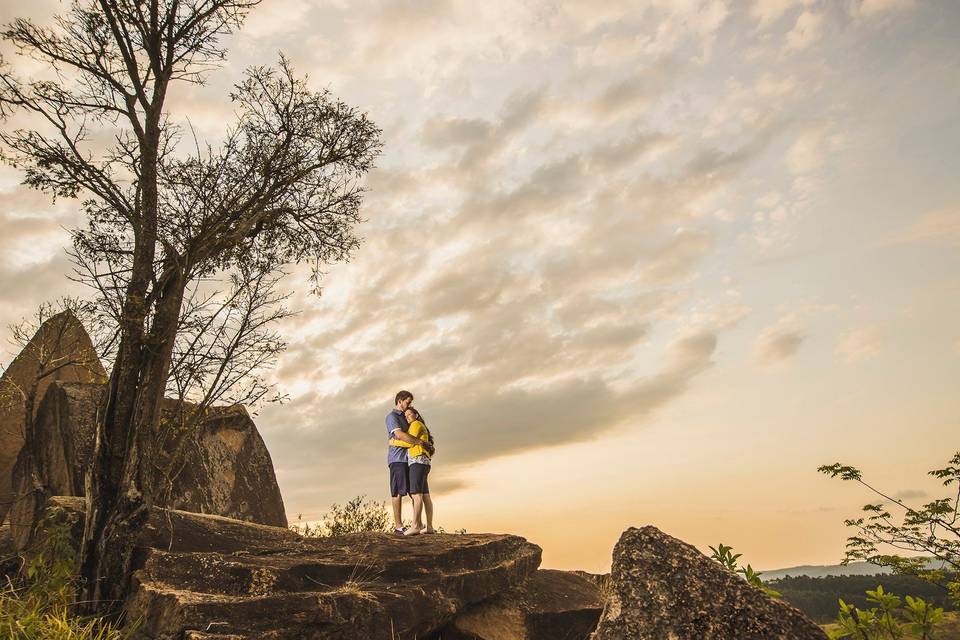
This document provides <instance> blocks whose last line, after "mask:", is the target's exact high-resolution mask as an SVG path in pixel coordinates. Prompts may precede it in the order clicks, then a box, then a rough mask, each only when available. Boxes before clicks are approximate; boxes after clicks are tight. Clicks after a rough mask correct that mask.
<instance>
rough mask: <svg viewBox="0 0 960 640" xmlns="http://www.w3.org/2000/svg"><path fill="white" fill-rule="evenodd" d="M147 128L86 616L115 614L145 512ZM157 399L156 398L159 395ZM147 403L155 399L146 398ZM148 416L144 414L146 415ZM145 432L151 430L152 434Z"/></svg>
mask: <svg viewBox="0 0 960 640" xmlns="http://www.w3.org/2000/svg"><path fill="white" fill-rule="evenodd" d="M156 122H157V121H156V119H154V121H153V126H151V127H150V128H148V130H147V137H146V140H145V142H144V144H143V145H142V147H141V148H142V160H141V162H142V165H141V181H142V182H141V184H142V192H143V200H142V202H143V204H142V207H141V209H140V210H139V212H138V214H139V218H140V220H139V225H138V226H139V229H138V231H139V233H137V239H136V244H135V248H134V256H133V263H132V266H131V274H130V282H129V283H128V285H127V290H126V294H125V297H124V305H123V318H122V322H121V338H120V344H119V349H118V352H117V359H116V360H115V361H114V365H113V370H112V371H111V373H110V381H109V385H108V387H107V393H106V394H105V406H104V410H103V421H102V422H101V423H98V424H97V434H96V439H95V442H94V455H93V463H92V464H91V467H90V470H89V472H88V474H87V478H86V482H85V491H84V493H85V495H86V503H87V512H86V519H85V521H84V532H83V544H82V547H81V553H80V558H81V560H80V577H81V580H82V585H81V589H80V597H79V601H80V603H81V605H80V609H81V610H82V611H85V612H88V613H95V612H99V611H106V610H111V609H115V608H117V607H119V606H120V605H121V604H122V602H123V598H124V595H125V594H126V591H127V587H128V581H129V578H130V576H129V567H130V562H131V559H132V554H133V543H134V536H135V533H136V531H137V530H138V529H139V528H140V526H141V525H142V524H143V523H144V522H145V519H146V516H147V513H148V511H147V509H146V506H145V504H144V499H143V492H142V488H141V487H140V486H139V484H138V474H137V472H136V471H134V472H133V473H132V474H130V473H128V472H127V469H128V468H131V467H132V468H133V469H136V468H137V467H139V461H140V455H139V453H140V452H139V451H138V449H137V445H138V444H139V434H138V430H139V429H140V428H141V426H142V424H141V423H140V422H139V421H138V420H137V417H138V415H142V413H143V412H142V411H139V410H138V406H140V405H141V404H142V401H143V398H144V391H145V389H144V385H143V382H144V376H143V373H144V370H145V368H146V365H147V363H148V361H149V359H150V351H149V348H148V347H149V345H147V344H146V343H145V336H144V330H145V326H146V319H147V315H148V313H149V308H148V304H147V300H146V299H147V290H148V288H149V285H150V283H151V281H152V279H153V269H154V267H153V261H154V256H155V255H156V243H157V218H158V215H157V211H158V208H157V204H158V203H157V182H156V180H157V148H158V144H159V139H160V130H159V127H158V126H156ZM162 393H163V392H162V391H161V392H160V394H161V395H162ZM146 395H147V396H148V397H149V396H150V395H152V394H150V393H149V392H148V393H147V394H146ZM148 413H149V412H148ZM149 426H150V425H148V427H149Z"/></svg>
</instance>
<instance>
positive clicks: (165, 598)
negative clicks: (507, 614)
mask: <svg viewBox="0 0 960 640" xmlns="http://www.w3.org/2000/svg"><path fill="white" fill-rule="evenodd" d="M49 504H51V505H55V506H60V507H62V508H65V509H68V510H72V511H75V512H77V511H80V510H82V509H83V501H82V500H78V499H77V498H59V497H58V498H53V499H51V501H50V502H49ZM137 558H138V562H137V566H136V568H135V569H136V570H135V571H134V574H133V592H132V595H131V596H130V598H129V599H128V601H127V603H126V607H125V611H126V615H127V619H128V620H136V619H139V620H141V621H142V624H141V626H140V628H139V634H140V636H139V637H140V638H151V639H153V640H180V639H181V638H192V639H193V640H201V639H203V640H214V639H216V640H228V639H232V640H238V639H242V640H253V639H255V638H256V639H260V638H270V639H273V640H301V639H313V640H323V639H330V640H333V639H336V640H351V639H356V640H361V639H362V640H407V639H413V638H427V637H429V636H430V635H431V634H433V633H435V632H437V631H438V630H439V629H441V628H442V627H443V626H444V625H445V624H446V623H448V622H449V621H450V620H451V619H452V618H453V617H454V616H455V615H457V614H458V613H459V612H461V611H463V610H464V609H465V608H466V607H468V606H470V605H472V604H476V603H478V602H481V601H483V600H486V599H488V598H491V597H492V596H494V595H496V594H498V593H501V592H503V591H506V590H508V589H510V588H512V587H514V586H516V585H517V584H520V583H521V582H523V581H524V580H526V579H527V578H528V577H529V576H530V575H531V574H532V573H533V572H534V571H536V569H537V567H538V566H539V564H540V548H539V547H538V546H536V545H533V544H530V543H529V542H527V541H526V540H524V539H523V538H520V537H517V536H510V535H493V534H473V535H467V534H465V535H456V534H454V535H446V534H438V535H434V536H415V537H402V536H395V535H391V534H379V533H358V534H351V535H345V536H337V537H332V538H319V539H318V538H303V537H301V536H299V535H297V534H295V533H293V532H292V531H290V530H287V529H282V528H279V527H268V526H262V525H256V524H250V523H245V522H240V521H238V520H232V519H229V518H222V517H217V516H207V515H201V514H196V513H188V512H184V511H173V510H169V511H168V510H162V509H153V510H152V511H151V513H150V517H149V521H148V524H147V526H146V527H144V529H143V531H142V532H141V535H140V539H139V549H138V552H137Z"/></svg>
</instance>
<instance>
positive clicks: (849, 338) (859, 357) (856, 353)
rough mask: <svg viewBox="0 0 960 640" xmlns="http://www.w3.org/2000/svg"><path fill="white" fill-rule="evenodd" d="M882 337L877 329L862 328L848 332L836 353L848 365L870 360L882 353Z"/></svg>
mask: <svg viewBox="0 0 960 640" xmlns="http://www.w3.org/2000/svg"><path fill="white" fill-rule="evenodd" d="M882 344H883V342H882V336H881V334H880V331H879V329H877V328H876V327H860V328H857V329H852V330H850V331H847V332H846V333H845V334H844V335H843V337H842V338H841V339H840V341H839V342H838V343H837V346H836V349H835V350H834V353H835V355H836V357H837V359H838V360H840V361H841V362H844V363H846V364H856V363H858V362H862V361H864V360H868V359H870V358H872V357H873V356H875V355H876V354H877V353H879V352H880V348H881V346H882Z"/></svg>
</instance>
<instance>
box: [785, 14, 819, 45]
mask: <svg viewBox="0 0 960 640" xmlns="http://www.w3.org/2000/svg"><path fill="white" fill-rule="evenodd" d="M823 22H824V16H823V14H822V13H814V12H812V11H804V12H803V13H801V14H800V15H799V16H798V17H797V21H796V23H795V24H794V25H793V29H792V30H790V32H789V33H787V44H786V48H787V49H788V50H794V51H796V50H800V49H806V48H807V47H809V46H810V45H812V44H813V43H814V42H816V41H817V40H819V39H820V36H821V35H822V31H823Z"/></svg>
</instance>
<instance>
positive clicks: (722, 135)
mask: <svg viewBox="0 0 960 640" xmlns="http://www.w3.org/2000/svg"><path fill="white" fill-rule="evenodd" d="M57 9H58V3H57V2H55V1H53V0H31V2H29V3H28V2H24V1H22V0H16V1H6V2H4V3H3V5H2V7H0V21H2V22H3V23H6V22H8V21H9V20H11V19H12V18H14V17H21V16H28V17H32V18H34V19H35V20H37V21H41V22H43V21H48V20H49V19H50V16H52V15H53V13H54V12H55V11H56V10H57ZM958 27H960V5H958V4H957V3H954V2H951V1H948V0H942V1H936V0H931V1H929V2H920V1H909V0H836V1H829V2H824V1H816V0H743V1H737V2H724V1H719V0H683V1H679V0H669V1H668V0H655V1H648V2H618V1H608V2H602V3H597V2H564V3H553V2H538V1H530V2H524V3H518V2H505V1H500V0H491V1H489V2H484V3H475V2H466V1H457V0H427V1H422V2H412V1H405V0H391V1H387V0H384V1H379V2H372V1H357V2H346V1H342V2H339V1H331V2H326V1H320V0H316V1H301V0H274V1H269V0H268V1H267V2H264V3H263V4H262V5H260V6H259V7H257V8H256V9H255V10H254V11H253V12H252V13H251V15H250V16H249V17H248V19H247V21H246V23H245V25H244V27H243V29H242V30H241V31H240V32H238V33H237V34H235V35H233V36H231V37H229V38H228V39H227V40H226V41H225V43H226V45H227V47H228V49H229V53H228V57H227V61H226V63H225V64H224V66H223V67H222V68H221V69H220V70H218V71H216V72H214V73H213V74H212V75H211V76H210V78H209V82H208V83H207V84H206V85H205V86H203V87H195V86H182V87H177V88H175V89H174V90H173V92H172V94H171V96H170V100H169V103H168V104H169V110H170V113H171V115H172V117H173V118H174V119H176V120H179V121H182V122H186V121H187V119H189V123H190V124H191V126H193V128H194V129H195V130H196V131H197V133H198V135H199V136H200V137H201V138H204V139H209V140H212V141H216V140H218V139H220V137H221V136H222V135H223V133H224V130H225V126H226V123H229V122H230V121H231V118H232V117H233V116H232V113H233V111H232V107H231V105H230V103H229V100H228V98H227V92H228V91H229V88H230V87H231V85H232V84H233V83H235V82H237V81H238V80H239V79H240V78H241V77H242V72H243V70H244V69H245V68H247V67H248V66H250V65H268V64H275V63H276V61H277V59H278V55H279V52H281V51H282V52H283V53H284V54H285V55H287V56H288V57H289V58H290V60H291V62H292V63H293V65H294V68H295V70H296V71H297V72H298V73H300V74H307V75H308V76H309V82H310V86H311V87H313V88H315V89H317V90H320V89H329V90H330V91H331V92H332V93H333V94H334V95H336V96H337V97H339V98H342V99H343V100H345V101H346V102H348V103H350V104H352V105H354V106H356V107H358V108H359V109H361V110H364V111H366V112H367V113H368V114H369V115H370V117H371V118H372V119H373V120H374V121H375V122H376V123H377V124H378V125H379V126H380V127H381V128H382V130H383V135H382V140H383V143H384V151H383V154H382V156H381V157H380V159H379V161H378V163H377V168H376V169H375V170H374V171H373V172H371V173H370V174H369V176H368V177H367V180H366V185H367V187H368V189H369V191H368V193H367V196H366V199H365V203H364V206H363V217H364V219H365V222H364V223H363V224H362V225H361V226H360V227H359V228H358V232H359V235H361V236H362V237H363V239H364V241H363V244H362V246H361V247H360V249H359V250H357V251H356V252H355V254H354V255H353V256H352V258H351V260H350V261H349V262H348V263H344V264H338V265H331V266H330V267H329V268H327V270H326V275H325V277H324V281H323V291H322V293H321V295H319V296H316V295H312V294H311V293H310V292H309V285H308V278H307V276H308V275H309V271H308V269H306V268H294V269H291V273H290V275H289V277H288V278H287V280H286V282H285V283H284V286H285V287H286V288H287V290H288V291H290V292H292V293H293V298H292V305H293V306H294V307H295V308H297V309H299V310H300V314H299V315H297V316H296V317H294V318H291V319H288V320H286V321H284V323H283V324H282V325H281V326H280V327H279V328H280V330H281V332H282V333H283V335H284V336H285V337H286V339H287V341H288V342H289V348H288V349H287V351H286V352H285V353H284V354H283V356H282V357H281V359H280V361H279V362H278V365H277V367H276V369H275V371H274V372H273V373H272V374H271V375H272V379H273V380H274V381H275V382H276V384H277V385H278V388H279V389H280V390H281V391H283V392H285V393H287V394H288V395H289V396H290V400H289V401H288V402H286V403H284V404H282V405H270V406H267V407H265V408H263V409H262V410H261V411H260V413H259V415H258V417H257V424H258V426H259V428H260V431H261V433H262V435H263V437H264V439H265V441H266V443H267V446H268V448H269V450H270V453H271V455H272V457H273V461H274V465H275V467H276V471H277V478H278V481H279V483H280V488H281V490H282V493H283V496H284V501H285V504H286V509H287V515H288V518H289V519H290V520H291V521H293V522H295V521H296V520H297V518H298V516H300V517H302V518H303V519H304V520H307V521H314V520H317V519H319V518H322V516H323V514H324V513H325V512H326V511H327V509H328V508H329V506H330V505H331V504H332V503H343V502H346V501H347V500H349V499H351V498H352V497H354V496H356V495H361V494H365V495H367V496H368V497H370V498H373V499H376V500H385V499H387V498H388V482H387V481H388V477H387V466H386V444H385V439H386V438H385V428H384V417H385V415H386V414H387V413H388V412H389V411H390V409H391V408H392V404H393V397H394V394H395V393H396V392H397V391H398V390H400V389H408V390H410V391H412V392H413V393H414V395H415V396H416V400H415V403H414V404H415V405H416V406H417V407H418V408H419V409H420V410H421V412H422V413H423V415H424V417H425V418H426V420H427V423H428V425H429V426H430V428H431V430H432V432H433V433H434V435H435V438H436V441H437V455H436V457H435V461H434V467H433V470H432V471H431V475H430V483H431V488H432V493H433V497H434V502H435V505H436V520H437V524H439V525H441V526H443V527H444V528H446V529H448V530H453V529H459V528H465V529H467V530H468V531H471V532H508V533H515V534H518V535H522V536H524V537H526V538H528V539H529V540H531V541H533V542H535V543H537V544H539V545H541V546H542V547H543V550H544V551H543V566H544V567H552V568H560V569H584V570H588V571H597V572H602V571H608V570H609V566H610V557H611V550H612V548H613V545H614V544H615V543H616V541H617V539H618V538H619V536H620V534H621V532H622V531H623V530H624V529H626V528H627V527H630V526H644V525H647V524H652V525H655V526H657V527H659V528H660V529H662V530H663V531H665V532H666V533H669V534H670V535H673V536H675V537H678V538H680V539H682V540H684V541H686V542H689V543H691V544H693V545H695V546H697V547H698V548H699V549H701V550H703V551H705V552H707V553H709V551H708V545H714V546H716V545H717V544H718V543H721V542H722V543H724V544H728V545H731V546H733V547H734V549H735V551H737V552H740V553H742V554H743V557H742V560H744V561H746V562H749V563H751V564H752V565H753V566H754V567H757V568H760V569H764V568H767V569H773V568H780V567H788V566H794V565H800V564H834V563H836V562H838V561H839V560H840V559H842V557H843V550H844V543H845V541H846V536H847V535H848V533H849V532H848V531H847V530H846V529H845V527H844V525H843V520H844V518H848V517H853V516H855V515H856V514H857V513H858V512H859V508H860V507H861V506H862V505H863V504H865V503H866V502H868V501H870V500H872V497H871V496H870V495H869V494H868V493H867V492H866V491H865V490H864V489H863V488H861V487H857V486H856V485H852V484H850V483H843V482H841V481H840V480H831V479H829V478H827V477H826V476H824V475H822V474H819V473H817V467H818V466H819V465H822V464H829V463H832V462H835V461H840V462H844V463H847V464H853V465H855V466H858V467H859V468H861V469H862V470H863V472H864V475H865V477H866V478H867V479H868V480H870V481H871V482H872V483H874V484H875V485H876V486H878V487H882V488H884V489H886V490H888V491H889V492H890V493H891V494H896V495H897V496H900V497H902V498H904V499H906V500H908V501H912V502H913V503H915V504H922V503H923V502H927V501H930V500H933V499H934V498H936V497H941V496H945V495H947V493H945V489H944V487H942V486H940V485H939V484H938V483H937V482H936V481H935V480H934V479H931V478H929V477H928V476H927V474H926V472H927V471H929V470H931V469H935V468H939V467H941V466H945V465H946V463H947V461H948V460H949V458H950V457H951V456H952V455H953V453H954V452H955V451H957V450H958V449H960V438H958V434H960V295H958V294H960V251H958V249H960V181H958V180H957V166H958V165H957V159H956V153H957V149H958V148H960V80H958V79H960V40H958V39H957V38H956V33H957V30H958ZM4 51H5V52H6V53H5V57H6V58H7V59H8V61H9V60H11V58H10V57H9V51H8V50H7V49H4ZM20 64H23V69H24V73H29V72H30V69H31V67H30V64H28V63H20ZM21 179H22V176H21V175H20V174H19V173H18V172H17V171H16V170H15V169H12V168H9V167H4V168H2V169H0V281H2V283H3V286H2V290H0V323H2V324H3V325H4V326H5V325H7V324H9V323H11V322H15V321H17V320H18V319H19V318H21V317H22V316H24V315H28V314H29V313H30V312H31V311H32V310H33V309H34V308H35V307H36V305H37V304H39V303H40V302H42V301H43V300H49V299H51V298H54V297H56V296H58V295H64V294H68V293H82V290H80V289H78V285H76V284H75V283H72V282H71V281H70V280H69V279H68V278H67V276H68V275H69V274H70V272H71V267H70V264H69V261H68V259H67V257H66V254H65V253H64V251H63V248H64V246H65V245H66V244H67V242H68V233H67V230H68V229H70V228H72V227H75V226H77V225H78V224H80V222H81V221H82V219H81V216H80V214H79V208H78V205H77V203H76V202H74V201H59V200H58V201H57V202H56V204H51V203H50V202H49V199H48V198H47V197H45V196H44V195H42V194H39V193H35V192H32V191H29V190H27V189H26V188H25V187H23V186H21V185H20V184H19V183H20V180H21ZM8 351H9V353H7V354H5V359H4V362H8V361H9V360H10V359H11V358H12V355H13V347H10V348H9V349H8ZM408 512H409V507H408Z"/></svg>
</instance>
